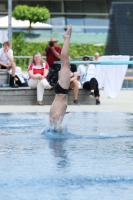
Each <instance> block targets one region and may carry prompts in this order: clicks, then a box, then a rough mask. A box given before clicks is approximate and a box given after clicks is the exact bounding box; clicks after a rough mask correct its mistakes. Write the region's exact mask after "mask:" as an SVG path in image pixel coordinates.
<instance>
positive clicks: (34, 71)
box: [28, 52, 52, 105]
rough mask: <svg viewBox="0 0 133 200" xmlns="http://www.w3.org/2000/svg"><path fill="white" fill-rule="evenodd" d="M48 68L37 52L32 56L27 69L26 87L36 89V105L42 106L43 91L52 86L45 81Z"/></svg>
mask: <svg viewBox="0 0 133 200" xmlns="http://www.w3.org/2000/svg"><path fill="white" fill-rule="evenodd" d="M48 72H49V66H48V64H47V63H46V62H44V61H43V60H42V57H41V54H40V53H39V52H37V53H35V54H34V55H33V60H32V63H31V64H30V65H29V67H28V73H29V80H28V85H29V87H31V88H37V101H38V105H43V102H42V100H43V94H44V89H51V88H52V86H51V85H50V84H49V83H48V81H47V75H48Z"/></svg>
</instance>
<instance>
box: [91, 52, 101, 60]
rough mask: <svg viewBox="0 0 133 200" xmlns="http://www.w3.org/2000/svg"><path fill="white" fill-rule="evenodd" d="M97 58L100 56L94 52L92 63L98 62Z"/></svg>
mask: <svg viewBox="0 0 133 200" xmlns="http://www.w3.org/2000/svg"><path fill="white" fill-rule="evenodd" d="M99 57H100V54H99V53H98V52H96V53H95V54H94V57H93V61H98V59H99Z"/></svg>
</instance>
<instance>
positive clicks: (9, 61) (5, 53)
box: [0, 41, 17, 87]
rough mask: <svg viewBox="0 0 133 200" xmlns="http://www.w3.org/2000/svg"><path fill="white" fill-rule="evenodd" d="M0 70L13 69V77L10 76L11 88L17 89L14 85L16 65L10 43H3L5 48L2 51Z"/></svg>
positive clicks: (0, 50)
mask: <svg viewBox="0 0 133 200" xmlns="http://www.w3.org/2000/svg"><path fill="white" fill-rule="evenodd" d="M0 68H1V69H8V70H10V69H12V75H11V76H10V85H11V87H17V86H16V85H15V83H14V77H15V70H16V64H15V62H14V61H13V51H12V49H10V42H8V41H6V42H4V43H3V47H2V48H1V49H0Z"/></svg>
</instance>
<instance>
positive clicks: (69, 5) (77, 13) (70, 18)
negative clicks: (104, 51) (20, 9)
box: [0, 0, 133, 44]
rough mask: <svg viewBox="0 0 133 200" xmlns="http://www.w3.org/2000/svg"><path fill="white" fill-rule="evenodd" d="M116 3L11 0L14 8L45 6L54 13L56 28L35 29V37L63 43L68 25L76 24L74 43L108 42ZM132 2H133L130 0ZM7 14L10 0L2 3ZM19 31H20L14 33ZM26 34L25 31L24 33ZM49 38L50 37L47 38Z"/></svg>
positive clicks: (0, 13) (1, 12)
mask: <svg viewBox="0 0 133 200" xmlns="http://www.w3.org/2000/svg"><path fill="white" fill-rule="evenodd" d="M113 1H114V0H49V1H48V0H28V1H27V0H12V7H13V9H14V7H15V6H16V5H18V4H21V5H24V4H25V5H29V6H37V5H39V6H46V7H47V8H48V9H49V11H50V14H51V17H50V19H49V20H48V21H47V23H49V24H51V25H52V26H53V28H52V29H51V30H47V31H45V33H44V30H34V32H33V33H34V34H41V36H40V40H41V37H42V38H43V34H45V35H47V34H48V35H49V34H50V36H56V37H58V39H59V40H60V36H61V34H62V32H64V30H65V28H66V27H67V25H69V24H72V25H73V34H74V37H73V38H72V41H73V42H74V43H78V42H79V37H80V43H86V42H87V43H96V44H97V43H106V40H107V34H108V29H109V12H110V7H111V3H112V2H113ZM117 1H118V2H124V1H123V0H117ZM128 1H129V2H133V0H128ZM7 14H8V0H0V16H3V15H7ZM13 31H19V30H13ZM23 31H24V30H23ZM45 38H47V37H45Z"/></svg>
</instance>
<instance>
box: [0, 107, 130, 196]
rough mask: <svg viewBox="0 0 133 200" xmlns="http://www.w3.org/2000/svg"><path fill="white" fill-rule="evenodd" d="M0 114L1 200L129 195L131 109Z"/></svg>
mask: <svg viewBox="0 0 133 200" xmlns="http://www.w3.org/2000/svg"><path fill="white" fill-rule="evenodd" d="M63 126H64V133H63V134H60V133H54V132H52V131H48V128H49V127H48V114H47V113H34V114H32V113H25V114H24V113H22V114H8V113H7V114H0V127H1V128H0V163H1V164H0V200H27V199H28V200H42V199H46V200H88V199H89V200H114V199H117V200H126V199H127V200H131V199H133V197H132V188H133V114H132V113H121V112H109V111H108V112H89V113H88V112H83V113H69V114H67V115H66V117H65V120H64V124H63Z"/></svg>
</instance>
